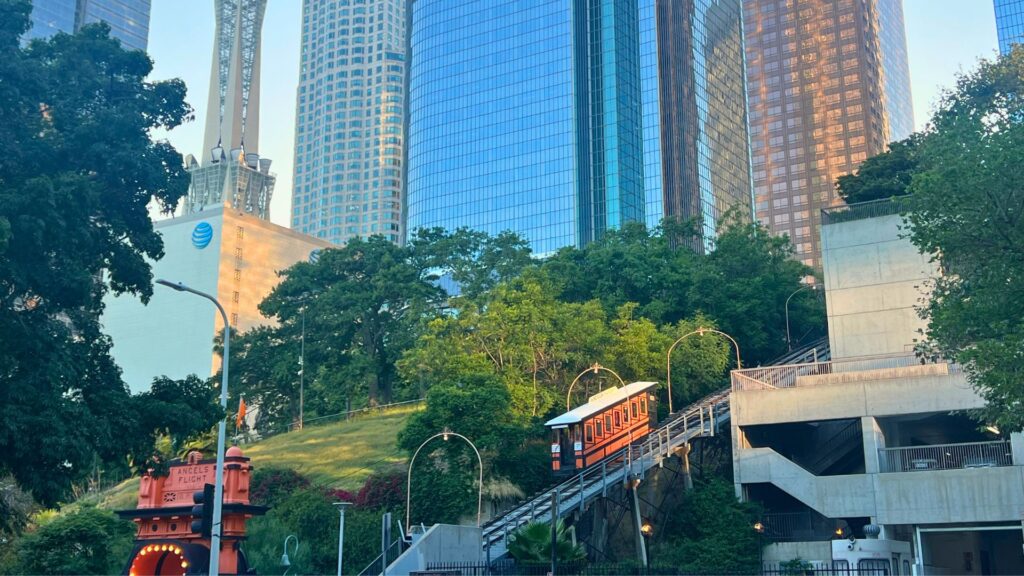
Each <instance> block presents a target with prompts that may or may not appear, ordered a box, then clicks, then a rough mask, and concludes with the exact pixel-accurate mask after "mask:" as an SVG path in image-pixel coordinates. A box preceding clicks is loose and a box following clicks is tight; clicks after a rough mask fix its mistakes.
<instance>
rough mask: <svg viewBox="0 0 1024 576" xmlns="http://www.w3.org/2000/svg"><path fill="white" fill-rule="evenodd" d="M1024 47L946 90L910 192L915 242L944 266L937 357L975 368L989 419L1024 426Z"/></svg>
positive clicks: (933, 314) (933, 310) (934, 299)
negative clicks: (1022, 219) (1023, 217)
mask: <svg viewBox="0 0 1024 576" xmlns="http://www.w3.org/2000/svg"><path fill="white" fill-rule="evenodd" d="M1022 118H1024V47H1021V46H1015V47H1014V49H1013V50H1012V51H1011V52H1010V53H1009V54H1006V55H1003V56H1000V57H999V58H998V59H995V60H983V61H981V62H980V63H979V65H978V67H977V68H976V69H975V70H973V71H972V72H970V73H967V74H964V75H962V76H960V77H959V79H958V80H957V84H956V87H955V88H954V89H952V90H950V91H949V92H947V93H945V94H944V95H943V97H942V99H941V101H940V102H939V104H938V107H937V109H936V111H935V114H934V116H933V117H932V121H931V124H930V125H929V127H928V129H927V130H926V131H925V133H924V135H923V142H922V144H921V150H920V153H919V158H920V166H919V167H918V170H917V172H916V173H915V174H914V176H913V180H912V183H911V186H910V190H911V193H912V197H911V206H910V211H909V214H908V220H909V223H910V238H911V240H912V241H913V242H914V244H915V245H917V246H918V247H919V248H920V249H921V250H922V251H923V252H924V253H926V254H931V255H933V256H934V258H935V260H937V261H938V262H939V263H940V264H941V266H942V270H943V274H942V276H941V277H940V278H938V279H937V280H936V281H935V283H934V286H933V291H932V295H931V299H930V301H929V302H928V303H927V305H926V306H925V307H924V308H923V310H922V313H923V315H924V316H926V317H927V318H928V328H927V337H928V340H929V342H930V343H931V345H932V346H933V348H932V352H934V353H936V354H939V355H942V356H944V357H946V358H955V359H956V360H958V361H960V362H961V363H963V364H964V365H965V366H966V367H967V371H968V375H969V377H970V379H971V382H972V383H973V384H974V385H975V386H976V387H977V388H978V389H979V390H980V392H981V393H982V394H983V395H984V397H985V398H986V399H987V400H988V410H987V412H986V414H985V417H986V418H987V419H988V420H989V422H992V423H996V424H998V425H1000V426H1001V427H1002V428H1004V429H1007V430H1018V429H1020V428H1021V427H1022V426H1024V385H1022V384H1021V383H1022V382H1024V362H1022V361H1021V353H1022V350H1024V225H1022V221H1021V217H1022V215H1024V173H1022V172H1021V169H1020V167H1021V166H1022V165H1024V122H1022Z"/></svg>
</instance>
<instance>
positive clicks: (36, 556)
mask: <svg viewBox="0 0 1024 576" xmlns="http://www.w3.org/2000/svg"><path fill="white" fill-rule="evenodd" d="M134 537H135V525H134V524H133V523H131V522H129V521H127V520H121V519H120V518H118V517H117V516H115V515H114V514H113V513H112V512H108V511H106V510H100V509H98V508H95V507H94V506H89V505H86V506H83V507H82V508H81V509H79V510H76V511H74V512H71V513H68V514H62V515H59V516H57V517H55V518H54V519H53V520H51V521H50V522H48V523H46V524H44V525H42V526H39V527H38V528H37V529H36V530H35V531H34V532H30V533H28V534H26V535H25V536H24V537H22V538H21V539H20V540H19V541H18V542H17V543H16V545H15V559H14V562H13V564H14V566H12V568H13V570H12V572H13V573H16V574H118V573H120V572H121V570H122V569H123V568H124V565H125V563H126V562H127V560H128V555H129V554H130V552H131V547H132V542H133V540H134Z"/></svg>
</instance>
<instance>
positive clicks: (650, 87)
mask: <svg viewBox="0 0 1024 576" xmlns="http://www.w3.org/2000/svg"><path fill="white" fill-rule="evenodd" d="M640 13H641V27H640V30H641V44H640V45H641V54H642V56H641V58H642V62H643V65H642V68H641V70H642V75H643V80H644V88H643V93H644V146H645V150H644V152H645V159H646V165H645V169H647V170H648V173H649V174H655V175H656V176H655V177H648V179H647V190H646V193H647V208H648V213H647V223H648V225H650V226H654V225H657V224H658V223H659V222H660V221H661V220H662V219H663V218H665V217H666V216H667V217H673V218H700V219H701V222H702V224H703V226H704V236H705V238H707V239H710V238H713V237H714V235H715V233H716V230H717V226H718V223H719V219H720V217H721V215H722V214H723V213H724V212H726V211H727V210H729V209H731V208H738V209H739V210H740V212H741V215H743V216H746V217H749V218H753V206H752V202H753V201H752V196H751V190H752V184H751V176H750V143H749V136H748V133H747V108H746V106H747V104H746V90H745V78H744V75H745V68H744V62H743V19H742V5H741V2H740V1H739V0H673V1H668V0H640ZM708 247H710V243H708Z"/></svg>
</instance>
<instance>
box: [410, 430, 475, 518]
mask: <svg viewBox="0 0 1024 576" xmlns="http://www.w3.org/2000/svg"><path fill="white" fill-rule="evenodd" d="M449 436H455V437H457V438H462V439H463V440H465V441H466V444H469V447H470V448H472V449H473V452H476V461H477V464H479V465H480V477H479V480H478V482H479V487H478V488H477V494H476V525H477V527H479V526H480V512H481V510H483V502H484V461H483V459H482V458H480V451H479V450H477V449H476V444H473V442H472V441H471V440H470V439H469V438H466V437H465V436H463V435H462V434H458V433H456V432H452V431H451V430H448V429H447V428H445V430H444V431H443V432H438V433H437V434H434V435H433V436H431V437H430V438H427V439H426V440H424V441H423V444H420V447H419V448H417V449H416V451H415V452H413V453H412V460H409V473H408V475H407V476H406V478H405V533H406V534H410V532H409V527H410V526H411V524H410V522H409V518H410V517H411V514H410V513H411V512H412V508H411V507H410V504H411V500H412V498H411V497H412V465H413V464H415V463H416V455H417V454H419V453H420V450H422V449H423V447H424V446H426V445H427V443H428V442H430V441H431V440H433V439H434V438H437V437H442V438H444V440H445V442H447V441H448V437H449Z"/></svg>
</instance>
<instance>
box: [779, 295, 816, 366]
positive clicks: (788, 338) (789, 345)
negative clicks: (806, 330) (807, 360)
mask: <svg viewBox="0 0 1024 576" xmlns="http://www.w3.org/2000/svg"><path fill="white" fill-rule="evenodd" d="M807 289H810V290H818V285H817V284H804V285H803V286H801V287H799V288H797V289H796V290H794V291H793V293H792V294H790V295H789V297H788V298H786V306H785V309H786V348H787V349H788V350H789V351H790V352H792V351H793V341H792V340H791V339H790V337H789V301H790V300H792V299H793V296H796V295H797V293H799V292H800V291H802V290H807Z"/></svg>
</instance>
